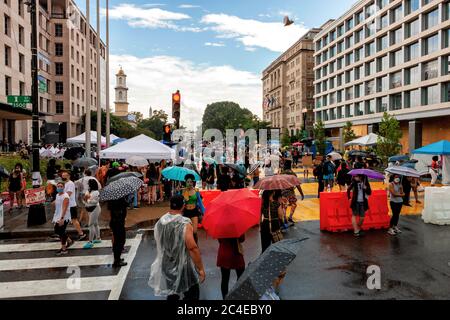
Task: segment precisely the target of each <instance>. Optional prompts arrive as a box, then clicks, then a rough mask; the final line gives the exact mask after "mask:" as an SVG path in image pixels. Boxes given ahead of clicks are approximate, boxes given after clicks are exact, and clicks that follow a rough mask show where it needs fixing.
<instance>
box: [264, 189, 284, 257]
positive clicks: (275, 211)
mask: <svg viewBox="0 0 450 320" xmlns="http://www.w3.org/2000/svg"><path fill="white" fill-rule="evenodd" d="M280 198H281V191H280V190H264V192H263V194H262V206H261V223H260V233H261V249H262V252H264V251H266V249H267V248H268V247H269V246H270V245H271V244H272V243H275V242H278V241H280V240H282V239H283V236H282V233H281V230H280V229H281V222H282V221H283V209H282V207H281V204H280Z"/></svg>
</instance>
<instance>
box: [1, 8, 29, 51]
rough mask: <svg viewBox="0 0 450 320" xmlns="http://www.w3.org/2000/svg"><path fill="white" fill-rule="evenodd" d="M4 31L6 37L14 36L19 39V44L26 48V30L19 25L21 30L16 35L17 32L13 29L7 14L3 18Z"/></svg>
mask: <svg viewBox="0 0 450 320" xmlns="http://www.w3.org/2000/svg"><path fill="white" fill-rule="evenodd" d="M3 30H4V34H5V35H6V36H8V37H12V36H13V37H14V38H15V39H16V37H17V40H18V42H19V44H21V45H22V46H25V29H24V28H23V27H22V26H21V25H20V24H19V28H18V31H17V34H16V33H15V31H14V30H13V29H12V28H11V18H10V17H9V16H8V15H6V14H5V15H4V17H3Z"/></svg>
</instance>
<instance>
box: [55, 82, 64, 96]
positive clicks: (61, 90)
mask: <svg viewBox="0 0 450 320" xmlns="http://www.w3.org/2000/svg"><path fill="white" fill-rule="evenodd" d="M55 94H58V95H59V94H64V85H63V83H62V82H61V81H55Z"/></svg>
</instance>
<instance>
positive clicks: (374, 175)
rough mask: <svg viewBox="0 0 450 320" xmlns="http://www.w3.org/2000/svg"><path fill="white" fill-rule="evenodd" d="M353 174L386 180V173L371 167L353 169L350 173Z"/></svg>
mask: <svg viewBox="0 0 450 320" xmlns="http://www.w3.org/2000/svg"><path fill="white" fill-rule="evenodd" d="M348 174H349V175H351V176H357V175H364V176H367V177H368V178H370V179H374V180H384V178H385V177H384V175H382V174H381V173H379V172H376V171H373V170H370V169H353V170H351V171H350V172H349V173H348Z"/></svg>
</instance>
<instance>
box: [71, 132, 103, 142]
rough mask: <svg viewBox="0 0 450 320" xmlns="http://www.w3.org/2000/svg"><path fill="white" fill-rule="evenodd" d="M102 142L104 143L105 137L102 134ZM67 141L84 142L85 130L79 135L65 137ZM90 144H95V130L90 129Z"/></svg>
mask: <svg viewBox="0 0 450 320" xmlns="http://www.w3.org/2000/svg"><path fill="white" fill-rule="evenodd" d="M101 141H102V144H106V138H105V137H103V136H102V138H101ZM67 142H71V143H86V132H83V133H82V134H80V135H79V136H76V137H73V138H69V139H67ZM91 144H97V131H91Z"/></svg>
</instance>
